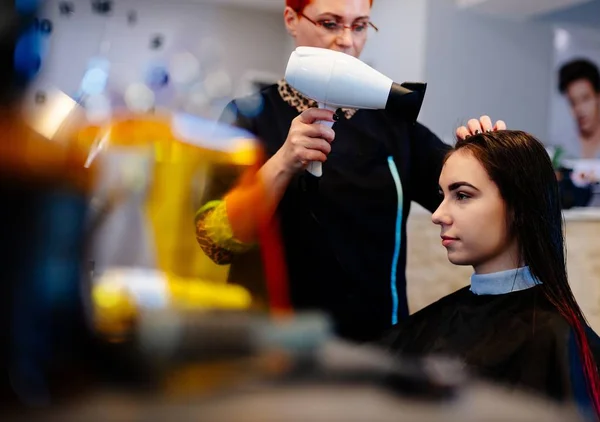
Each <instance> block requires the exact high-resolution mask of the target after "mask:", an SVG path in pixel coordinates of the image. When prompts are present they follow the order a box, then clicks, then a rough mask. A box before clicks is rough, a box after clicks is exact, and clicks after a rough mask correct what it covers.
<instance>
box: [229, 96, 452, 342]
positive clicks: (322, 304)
mask: <svg viewBox="0 0 600 422" xmlns="http://www.w3.org/2000/svg"><path fill="white" fill-rule="evenodd" d="M288 89H289V86H288ZM257 95H258V96H259V97H260V98H257V97H256V96H255V97H252V98H250V99H248V98H246V99H242V100H236V101H233V102H232V103H230V104H229V106H228V107H227V109H226V111H225V113H224V116H229V117H231V116H235V117H234V119H233V120H234V122H235V124H236V125H237V126H240V127H242V128H245V129H247V130H249V131H250V132H252V133H254V134H255V135H256V136H257V137H258V138H260V140H261V141H262V142H263V143H264V147H265V150H266V154H267V157H271V156H272V155H273V154H275V153H276V152H277V151H278V150H279V148H280V147H281V146H282V145H283V144H284V142H285V140H286V138H287V135H288V131H289V128H290V125H291V123H292V120H293V119H294V118H295V117H297V116H298V115H299V109H298V107H294V106H292V102H290V101H285V100H284V99H283V98H282V94H280V90H279V89H278V85H273V86H270V87H268V88H265V89H264V90H262V91H261V92H260V93H259V94H257ZM248 104H250V105H253V106H256V104H262V110H261V112H260V113H259V114H258V116H254V117H250V116H248V115H247V113H244V110H246V109H255V107H250V108H248V107H246V105H248ZM348 117H349V116H348V115H346V117H345V118H341V119H340V120H339V121H338V122H336V123H335V124H334V125H333V130H334V131H335V132H336V138H335V141H334V142H333V144H332V151H331V153H330V155H329V157H328V159H327V161H326V162H325V163H324V164H323V176H322V177H321V178H316V177H313V176H312V175H310V174H309V173H308V172H303V173H301V174H298V175H297V176H296V177H295V178H294V179H293V181H292V182H291V184H290V185H289V187H288V189H287V191H286V193H285V195H284V197H283V199H282V201H281V203H280V206H279V209H278V215H279V219H280V222H281V233H282V236H283V243H284V248H285V255H286V259H287V265H288V271H289V275H290V277H289V279H290V290H291V298H292V303H293V305H294V306H295V307H296V308H297V309H320V310H325V311H327V312H329V313H330V314H331V315H332V316H333V319H334V322H335V325H336V328H337V332H338V334H340V335H342V336H344V337H347V338H350V339H354V340H359V341H365V340H371V339H375V338H377V337H378V336H379V335H381V333H382V332H383V331H384V330H386V329H389V328H390V327H391V326H392V324H393V323H395V322H396V321H397V319H402V318H404V317H406V316H408V306H407V301H406V278H405V266H406V219H407V217H408V214H409V210H410V204H411V201H416V202H418V203H420V204H421V205H422V206H424V207H425V208H427V209H429V210H430V211H433V210H435V209H436V208H437V206H438V205H439V203H440V199H441V198H440V197H439V194H438V178H439V174H440V171H441V167H442V161H443V158H444V156H445V154H446V152H447V151H448V150H449V149H450V147H449V146H448V145H446V144H444V143H443V142H442V141H441V140H440V139H439V138H437V137H436V136H435V135H434V134H433V133H432V132H430V131H429V130H428V129H427V128H426V127H424V126H422V125H421V124H407V123H405V122H403V120H402V118H401V116H393V115H388V114H386V112H384V111H379V110H358V111H357V112H356V113H355V114H353V115H351V118H348ZM224 118H225V117H224ZM396 174H397V176H398V179H396V180H397V182H398V183H396V182H395V176H396ZM236 259H237V260H238V261H243V258H242V257H236ZM236 259H234V260H233V262H232V269H231V275H233V277H234V278H235V279H236V280H239V279H240V271H245V270H239V269H236ZM242 277H243V275H242ZM230 278H231V277H230Z"/></svg>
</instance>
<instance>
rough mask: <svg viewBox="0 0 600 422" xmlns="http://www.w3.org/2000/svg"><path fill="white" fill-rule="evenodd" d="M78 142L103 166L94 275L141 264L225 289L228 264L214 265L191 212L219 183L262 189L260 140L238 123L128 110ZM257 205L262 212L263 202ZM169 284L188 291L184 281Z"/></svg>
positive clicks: (97, 200)
mask: <svg viewBox="0 0 600 422" xmlns="http://www.w3.org/2000/svg"><path fill="white" fill-rule="evenodd" d="M80 142H81V143H82V144H83V145H85V146H86V147H87V148H89V150H90V155H89V162H90V163H94V165H96V166H97V167H98V169H99V178H98V183H97V185H96V187H95V190H94V198H93V201H92V205H93V208H94V212H95V216H94V217H93V218H92V219H91V221H92V222H93V225H94V239H93V248H92V251H91V254H90V258H89V259H90V261H91V268H92V270H93V273H94V276H95V277H102V275H103V273H104V272H106V271H110V270H111V269H112V268H120V269H121V270H124V269H125V268H131V269H133V270H134V271H135V270H136V269H140V268H142V269H149V270H157V271H161V272H163V273H164V274H165V276H166V277H167V279H169V280H171V279H178V280H183V279H185V280H187V281H188V282H189V283H193V282H194V281H197V282H198V285H199V286H201V285H203V286H208V285H210V283H213V285H214V286H215V289H216V290H215V291H222V292H223V291H224V290H225V287H224V286H222V285H223V284H224V283H225V280H226V279H227V272H228V268H227V267H223V266H218V265H216V264H214V263H213V262H212V261H211V260H210V259H209V258H208V257H206V255H205V254H204V253H203V252H202V250H201V249H200V247H199V246H198V244H197V242H196V238H195V236H194V216H195V213H196V210H197V209H198V208H199V207H200V205H201V204H203V203H204V202H206V200H207V197H209V196H210V195H211V191H214V190H215V189H217V188H216V187H218V189H231V188H233V186H234V185H229V186H225V187H223V186H221V185H223V184H224V183H232V182H231V181H232V180H233V183H242V181H243V182H244V183H251V184H252V185H253V186H255V187H256V188H257V189H258V190H259V191H261V184H260V180H259V179H258V178H257V176H256V170H257V169H258V168H259V165H260V158H261V150H260V147H259V144H258V142H257V141H256V140H255V139H254V138H253V137H251V136H249V135H248V134H247V133H246V132H244V131H241V130H239V129H234V128H229V127H228V126H220V125H218V124H217V123H216V122H213V121H208V120H203V119H200V118H197V117H194V116H190V115H185V114H173V115H169V114H159V115H135V114H133V115H124V116H122V117H120V118H118V119H114V120H113V121H112V122H111V123H110V124H108V125H106V126H102V127H95V126H91V127H88V128H85V129H84V130H82V131H81V132H80ZM232 174H233V175H235V177H233V178H232V177H224V176H223V175H227V176H230V175H232ZM259 197H260V195H259ZM253 206H254V208H255V209H257V210H259V209H260V208H261V204H260V201H259V203H257V204H254V205H253ZM256 215H257V216H259V215H260V212H257V213H256ZM257 218H259V217H257ZM265 224H266V223H265ZM274 247H275V248H281V245H280V244H279V245H274ZM266 253H267V254H268V251H267V252H266ZM256 265H257V267H261V266H262V265H263V263H262V262H260V261H257V262H256ZM121 274H124V273H123V271H121ZM150 278H152V277H150ZM121 280H123V277H121ZM277 282H284V280H278V281H277ZM169 284H171V283H169ZM219 285H221V286H219ZM171 287H173V288H174V289H175V290H176V291H177V292H179V293H180V296H181V294H184V293H182V292H184V290H182V289H181V288H180V287H181V283H179V284H177V283H175V285H174V286H169V289H171ZM170 293H173V292H170ZM175 296H177V294H176V295H175ZM180 299H181V300H184V298H180ZM253 299H255V302H257V303H258V302H260V303H263V304H264V303H266V302H267V299H266V298H257V297H255V298H253ZM188 305H189V303H188ZM199 306H200V307H202V306H201V305H200V304H199ZM263 310H267V309H265V308H263Z"/></svg>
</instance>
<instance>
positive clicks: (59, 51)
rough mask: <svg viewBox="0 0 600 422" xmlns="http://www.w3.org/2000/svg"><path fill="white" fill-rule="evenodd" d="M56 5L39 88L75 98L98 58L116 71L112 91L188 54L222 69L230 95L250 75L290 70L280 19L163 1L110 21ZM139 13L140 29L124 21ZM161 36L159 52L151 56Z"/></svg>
mask: <svg viewBox="0 0 600 422" xmlns="http://www.w3.org/2000/svg"><path fill="white" fill-rule="evenodd" d="M58 3H59V2H58V1H55V0H52V1H49V2H48V4H47V8H46V12H45V17H48V18H49V19H51V21H52V22H53V32H52V34H51V35H50V37H49V38H48V40H49V51H48V55H47V58H46V61H45V63H44V68H43V72H42V73H41V74H40V77H39V79H38V81H37V84H36V85H38V86H42V87H46V86H57V87H58V88H60V89H61V90H63V91H64V92H66V93H67V94H68V95H75V93H76V92H77V90H78V88H79V84H80V83H81V80H82V77H83V75H84V73H85V71H86V69H87V66H88V63H89V59H91V58H93V57H95V56H101V57H105V58H106V59H108V61H109V62H110V63H111V72H110V82H109V84H110V85H112V86H113V88H115V89H117V90H123V89H124V88H125V87H126V86H127V85H128V84H130V83H132V82H140V81H142V80H143V78H144V72H145V71H146V68H147V67H148V65H149V64H150V63H152V62H159V61H163V62H168V61H169V59H170V58H171V57H172V55H173V54H174V53H177V52H180V51H183V50H186V51H189V52H191V53H193V54H194V55H196V56H197V57H199V58H200V60H201V61H203V63H202V65H210V66H213V67H219V68H221V69H222V70H224V71H225V72H226V73H227V74H228V75H229V77H230V79H231V80H232V81H233V91H234V92H235V91H236V90H237V88H238V85H239V82H240V79H241V78H242V77H243V76H244V75H245V74H246V73H247V72H248V71H249V70H258V71H263V72H267V73H272V74H282V73H283V70H284V69H285V64H286V62H287V58H286V48H287V44H286V40H285V31H284V28H283V22H282V18H281V14H280V13H279V12H273V11H264V10H248V9H243V8H239V7H235V6H228V7H220V6H217V5H215V4H201V3H190V2H182V1H174V2H167V1H160V0H146V1H141V0H121V1H118V2H115V3H114V9H113V11H112V13H111V15H110V16H101V15H98V14H95V13H93V12H92V10H91V7H90V5H89V2H74V4H75V9H74V13H73V14H71V15H70V16H62V15H60V13H59V6H58ZM129 11H135V12H136V15H137V21H136V23H134V24H129V23H128V20H127V15H128V12H129ZM154 35H161V36H162V37H163V39H164V44H163V45H162V46H161V48H159V49H156V50H153V49H151V48H150V44H151V39H152V37H153V36H154Z"/></svg>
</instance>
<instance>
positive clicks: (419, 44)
mask: <svg viewBox="0 0 600 422" xmlns="http://www.w3.org/2000/svg"><path fill="white" fill-rule="evenodd" d="M428 12H429V10H428V5H427V2H426V1H423V0H402V1H398V0H375V2H374V3H373V11H372V17H371V19H372V20H373V23H375V25H377V26H378V27H379V32H378V33H377V34H374V35H373V36H371V38H370V39H369V41H368V42H367V45H366V47H365V50H364V51H363V54H362V57H361V59H362V60H364V61H365V62H367V63H368V64H369V65H371V66H373V67H374V68H375V69H377V70H379V71H380V72H382V73H383V74H385V75H387V76H389V77H390V78H392V79H393V80H395V81H397V82H404V81H422V80H423V79H424V78H425V58H426V35H427V34H426V22H427V14H428Z"/></svg>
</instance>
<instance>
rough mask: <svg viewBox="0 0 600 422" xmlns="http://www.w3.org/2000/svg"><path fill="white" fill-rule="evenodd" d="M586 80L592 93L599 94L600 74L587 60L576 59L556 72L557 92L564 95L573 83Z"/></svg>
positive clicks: (596, 67)
mask: <svg viewBox="0 0 600 422" xmlns="http://www.w3.org/2000/svg"><path fill="white" fill-rule="evenodd" d="M581 79H584V80H587V81H589V82H590V83H591V84H592V87H593V88H594V91H595V92H596V93H600V72H599V71H598V66H596V65H595V64H594V63H592V62H591V61H589V60H587V59H577V60H573V61H570V62H568V63H565V64H564V65H563V66H562V67H561V68H560V70H559V72H558V90H559V91H560V92H561V93H562V94H564V93H565V91H566V90H567V89H568V88H569V85H571V84H572V83H573V82H575V81H578V80H581Z"/></svg>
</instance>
